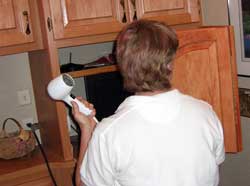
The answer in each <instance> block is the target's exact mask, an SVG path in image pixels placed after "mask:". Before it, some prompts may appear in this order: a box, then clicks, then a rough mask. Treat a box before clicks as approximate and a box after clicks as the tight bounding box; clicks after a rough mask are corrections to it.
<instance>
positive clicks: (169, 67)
mask: <svg viewBox="0 0 250 186" xmlns="http://www.w3.org/2000/svg"><path fill="white" fill-rule="evenodd" d="M173 66H174V64H173V62H170V63H168V64H167V68H168V70H169V71H171V72H172V71H173Z"/></svg>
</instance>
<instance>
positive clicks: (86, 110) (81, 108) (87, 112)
mask: <svg viewBox="0 0 250 186" xmlns="http://www.w3.org/2000/svg"><path fill="white" fill-rule="evenodd" d="M64 101H65V102H66V103H67V104H68V105H70V106H71V107H72V104H71V102H72V101H74V102H76V103H77V105H78V107H79V111H80V112H81V113H83V114H85V115H90V113H91V112H92V111H91V110H90V109H89V108H87V107H86V106H85V105H84V104H83V103H82V102H80V101H79V100H78V99H77V98H72V97H71V96H67V97H66V98H65V99H64Z"/></svg>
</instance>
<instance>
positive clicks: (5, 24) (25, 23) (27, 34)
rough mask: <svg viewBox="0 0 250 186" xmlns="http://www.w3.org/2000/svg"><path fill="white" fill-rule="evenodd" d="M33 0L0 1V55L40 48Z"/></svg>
mask: <svg viewBox="0 0 250 186" xmlns="http://www.w3.org/2000/svg"><path fill="white" fill-rule="evenodd" d="M37 8H38V7H37V4H36V1H34V0H18V1H12V0H0V17H1V20H0V35H1V37H0V55H2V54H9V53H17V52H24V51H30V50H38V49H41V48H42V39H41V31H40V24H39V16H38V10H37Z"/></svg>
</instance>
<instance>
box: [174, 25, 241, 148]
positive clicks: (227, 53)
mask: <svg viewBox="0 0 250 186" xmlns="http://www.w3.org/2000/svg"><path fill="white" fill-rule="evenodd" d="M177 33H178V37H179V41H180V46H179V49H178V52H177V56H176V59H175V63H174V65H175V68H174V73H173V85H174V87H176V88H178V89H180V90H181V91H182V92H184V93H186V94H189V95H192V96H194V97H197V98H200V99H202V100H205V101H207V102H208V103H210V104H211V105H212V106H213V109H214V110H215V112H216V113H217V115H218V117H219V118H220V120H221V122H222V125H223V129H224V136H225V149H226V151H227V152H238V151H241V150H242V142H241V130H240V113H239V97H238V83H237V72H236V61H235V48H234V40H233V32H232V27H226V26H225V27H211V28H200V29H192V30H185V31H179V32H177Z"/></svg>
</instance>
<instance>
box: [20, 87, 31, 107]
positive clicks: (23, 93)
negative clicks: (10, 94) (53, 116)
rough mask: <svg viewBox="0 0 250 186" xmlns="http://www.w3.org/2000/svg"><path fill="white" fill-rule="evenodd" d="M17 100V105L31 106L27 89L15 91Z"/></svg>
mask: <svg viewBox="0 0 250 186" xmlns="http://www.w3.org/2000/svg"><path fill="white" fill-rule="evenodd" d="M17 100H18V104H19V105H21V106H22V105H28V104H31V99H30V93H29V90H28V89H25V90H19V91H17Z"/></svg>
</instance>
